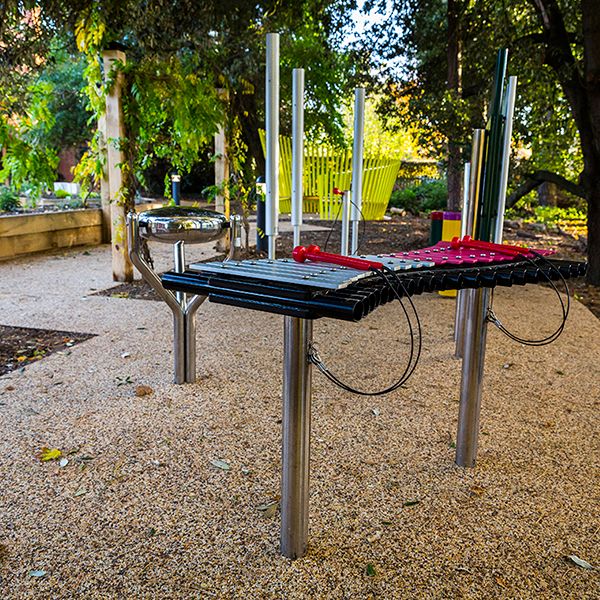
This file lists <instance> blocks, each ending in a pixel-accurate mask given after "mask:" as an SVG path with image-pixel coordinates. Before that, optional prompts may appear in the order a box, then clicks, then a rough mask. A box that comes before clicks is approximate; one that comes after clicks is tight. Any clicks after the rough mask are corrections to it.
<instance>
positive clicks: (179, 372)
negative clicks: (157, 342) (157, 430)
mask: <svg viewBox="0 0 600 600" xmlns="http://www.w3.org/2000/svg"><path fill="white" fill-rule="evenodd" d="M127 236H128V241H129V257H130V258H131V262H132V263H133V264H134V265H135V266H136V267H137V269H138V270H139V272H140V273H141V274H142V276H143V278H144V279H145V280H146V281H147V282H148V283H149V284H150V285H151V286H152V287H153V288H154V291H155V292H156V293H157V294H158V295H159V296H160V298H161V299H162V300H164V301H165V302H166V303H167V305H168V306H169V308H170V309H171V312H172V313H173V355H174V361H175V365H174V366H175V374H174V377H173V380H174V381H175V383H193V382H194V381H196V311H197V310H198V308H199V307H200V305H201V304H202V303H203V302H204V301H205V300H206V296H191V297H189V298H188V297H187V294H185V293H183V292H176V294H177V295H176V294H174V293H173V292H171V291H170V290H167V289H165V288H164V287H163V285H162V282H161V280H160V277H159V276H158V275H157V274H156V273H155V272H154V270H153V269H152V268H151V267H150V265H149V264H148V263H147V262H146V261H145V260H144V258H143V253H142V249H141V242H142V241H141V239H140V236H139V225H138V219H137V215H136V214H135V213H129V215H127ZM173 253H174V258H175V271H176V272H178V273H181V272H183V271H184V270H185V255H184V246H183V242H181V241H180V242H176V243H175V246H174V251H173Z"/></svg>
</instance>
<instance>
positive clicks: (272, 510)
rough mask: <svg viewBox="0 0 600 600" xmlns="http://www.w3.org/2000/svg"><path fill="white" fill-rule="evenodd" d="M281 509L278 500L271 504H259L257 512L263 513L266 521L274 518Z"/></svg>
mask: <svg viewBox="0 0 600 600" xmlns="http://www.w3.org/2000/svg"><path fill="white" fill-rule="evenodd" d="M278 508H279V502H278V501H277V500H273V501H271V502H265V503H264V504H259V505H258V506H257V507H256V510H258V511H260V512H261V513H262V516H263V517H264V518H265V519H268V518H270V517H274V516H275V514H276V513H277V509H278Z"/></svg>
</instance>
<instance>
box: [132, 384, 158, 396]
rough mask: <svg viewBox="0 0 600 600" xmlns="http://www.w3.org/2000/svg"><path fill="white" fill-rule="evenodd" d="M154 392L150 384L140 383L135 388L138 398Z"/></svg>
mask: <svg viewBox="0 0 600 600" xmlns="http://www.w3.org/2000/svg"><path fill="white" fill-rule="evenodd" d="M153 392H154V390H153V389H152V388H151V387H150V386H149V385H138V386H137V387H136V388H135V395H136V396H137V397H138V398H141V397H142V396H149V395H150V394H152V393H153Z"/></svg>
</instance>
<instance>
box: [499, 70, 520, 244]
mask: <svg viewBox="0 0 600 600" xmlns="http://www.w3.org/2000/svg"><path fill="white" fill-rule="evenodd" d="M516 96H517V78H516V77H515V76H514V75H513V76H512V77H509V78H508V85H507V87H506V95H505V97H504V99H505V103H506V106H505V110H504V112H505V115H506V123H505V126H504V141H503V146H504V148H503V153H502V166H501V174H500V189H499V191H498V217H497V219H496V230H495V232H494V242H496V244H501V243H502V237H503V235H502V232H503V229H504V209H505V207H506V188H507V186H508V167H509V163H510V141H511V139H512V129H513V117H514V114H515V99H516Z"/></svg>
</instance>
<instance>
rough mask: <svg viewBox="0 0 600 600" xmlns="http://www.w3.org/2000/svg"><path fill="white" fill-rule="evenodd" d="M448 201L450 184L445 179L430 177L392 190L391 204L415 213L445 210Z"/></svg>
mask: <svg viewBox="0 0 600 600" xmlns="http://www.w3.org/2000/svg"><path fill="white" fill-rule="evenodd" d="M447 202H448V186H447V184H446V180H445V179H430V180H424V181H423V182H421V183H419V184H417V185H412V186H410V187H407V188H404V189H401V190H396V191H394V192H392V197H391V198H390V203H389V206H395V207H396V208H403V209H404V210H406V211H408V212H411V213H413V214H419V213H421V212H429V211H432V210H443V209H445V208H446V204H447Z"/></svg>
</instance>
